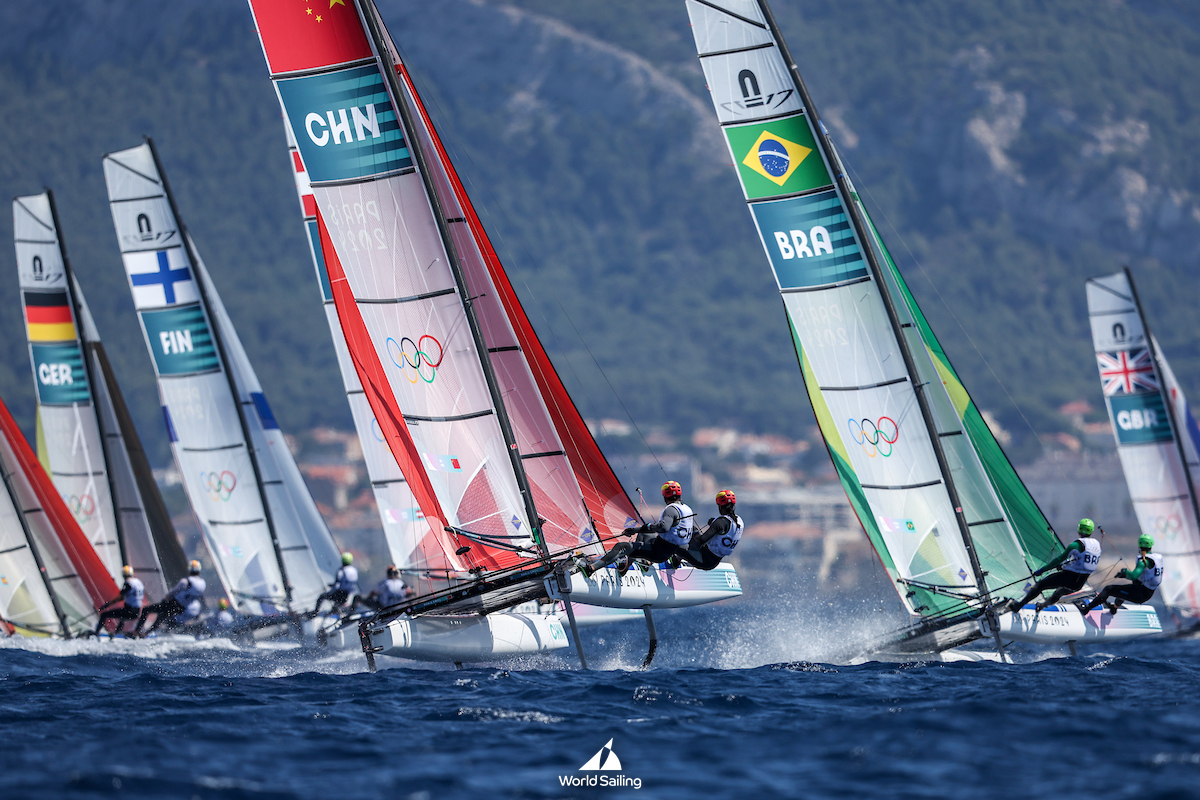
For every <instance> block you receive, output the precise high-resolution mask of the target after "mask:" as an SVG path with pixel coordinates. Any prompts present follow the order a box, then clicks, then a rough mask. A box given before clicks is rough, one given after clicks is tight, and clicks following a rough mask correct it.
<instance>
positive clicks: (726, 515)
mask: <svg viewBox="0 0 1200 800" xmlns="http://www.w3.org/2000/svg"><path fill="white" fill-rule="evenodd" d="M735 503H737V496H736V495H734V493H733V490H732V489H722V490H721V491H719V492H717V513H719V514H720V515H721V516H719V517H717V518H716V519H710V520H709V521H708V527H707V528H705V530H704V531H703V532H702V533H696V534H695V535H693V536H692V542H691V544H690V545H689V546H688V549H687V550H685V551H684V552H683V553H682V554H681V558H682V559H683V560H684V561H686V562H688V563H689V564H691V565H692V566H694V567H696V568H697V569H702V570H704V571H706V572H707V571H708V570H712V569H716V568H717V565H718V564H720V563H721V560H722V559H724V558H728V557H729V556H730V555H731V554H732V553H733V548H735V547H737V543H738V541H740V540H741V538H742V530H743V528H744V527H745V526H744V525H743V523H742V518H741V517H739V516H738V515H737V512H736V511H735V510H734V504H735Z"/></svg>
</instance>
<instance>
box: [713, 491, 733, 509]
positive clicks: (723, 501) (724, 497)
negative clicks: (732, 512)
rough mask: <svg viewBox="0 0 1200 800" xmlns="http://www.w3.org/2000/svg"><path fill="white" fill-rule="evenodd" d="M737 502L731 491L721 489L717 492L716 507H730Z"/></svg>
mask: <svg viewBox="0 0 1200 800" xmlns="http://www.w3.org/2000/svg"><path fill="white" fill-rule="evenodd" d="M736 502H737V496H736V495H734V493H733V490H732V489H722V490H721V491H719V492H717V507H718V508H720V507H721V506H731V505H733V504H734V503H736Z"/></svg>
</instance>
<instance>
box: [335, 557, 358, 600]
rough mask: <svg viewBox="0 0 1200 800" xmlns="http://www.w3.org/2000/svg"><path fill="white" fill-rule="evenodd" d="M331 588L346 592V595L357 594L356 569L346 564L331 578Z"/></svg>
mask: <svg viewBox="0 0 1200 800" xmlns="http://www.w3.org/2000/svg"><path fill="white" fill-rule="evenodd" d="M333 588H334V589H335V590H340V591H343V592H346V593H347V594H354V593H355V592H357V591H358V568H357V567H353V566H351V565H349V564H347V565H346V566H344V567H342V568H341V569H339V570H338V571H337V574H336V575H334V576H333Z"/></svg>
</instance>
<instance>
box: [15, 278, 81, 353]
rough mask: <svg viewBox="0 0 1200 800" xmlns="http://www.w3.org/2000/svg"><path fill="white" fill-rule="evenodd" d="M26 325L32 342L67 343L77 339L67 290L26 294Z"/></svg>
mask: <svg viewBox="0 0 1200 800" xmlns="http://www.w3.org/2000/svg"><path fill="white" fill-rule="evenodd" d="M23 294H24V298H25V324H26V325H27V326H28V328H29V341H31V342H65V341H67V340H68V339H74V338H76V337H75V322H74V320H72V319H71V301H70V300H69V299H68V298H67V292H66V290H65V289H63V290H60V291H57V292H24V293H23Z"/></svg>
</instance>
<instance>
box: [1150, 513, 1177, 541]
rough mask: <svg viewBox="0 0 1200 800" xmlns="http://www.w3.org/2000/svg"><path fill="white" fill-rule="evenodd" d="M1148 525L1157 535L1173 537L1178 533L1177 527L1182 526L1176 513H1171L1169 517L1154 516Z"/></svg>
mask: <svg viewBox="0 0 1200 800" xmlns="http://www.w3.org/2000/svg"><path fill="white" fill-rule="evenodd" d="M1150 525H1151V526H1152V527H1153V528H1154V532H1155V533H1157V534H1158V535H1159V536H1165V537H1166V538H1168V539H1174V538H1175V537H1176V536H1178V535H1179V529H1180V528H1181V527H1183V522H1182V521H1181V520H1180V519H1179V515H1178V514H1172V515H1171V516H1169V517H1154V519H1153V520H1151V522H1150Z"/></svg>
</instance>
